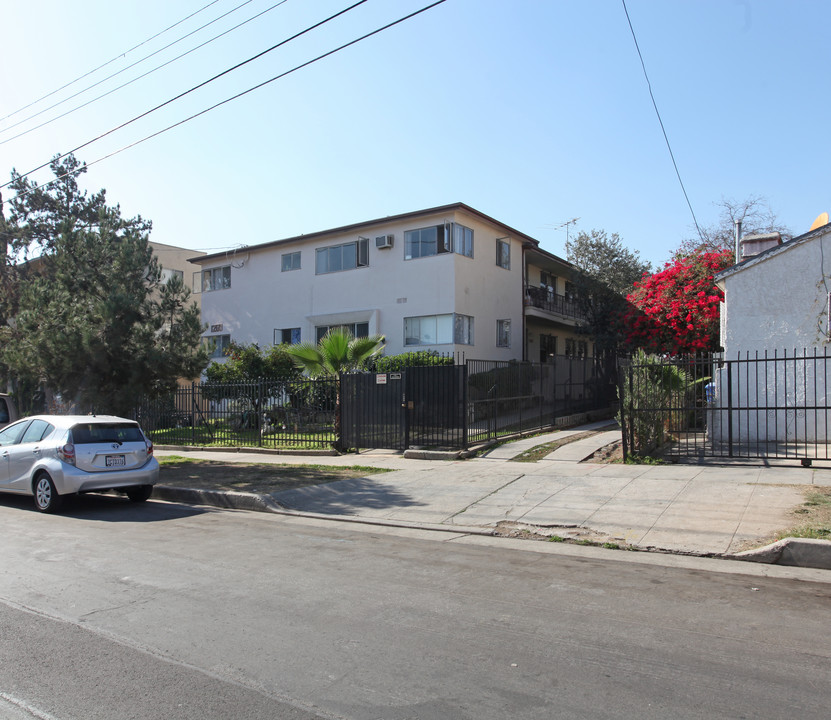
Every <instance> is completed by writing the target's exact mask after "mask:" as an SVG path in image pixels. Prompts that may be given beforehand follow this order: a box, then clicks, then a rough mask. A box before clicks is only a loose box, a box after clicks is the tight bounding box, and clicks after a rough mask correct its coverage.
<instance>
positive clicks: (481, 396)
mask: <svg viewBox="0 0 831 720" xmlns="http://www.w3.org/2000/svg"><path fill="white" fill-rule="evenodd" d="M467 368H468V412H469V415H468V420H469V426H468V440H469V442H470V443H476V442H484V441H488V440H494V439H498V438H500V437H504V436H506V435H511V434H515V433H517V432H523V431H529V430H535V429H539V428H545V427H550V426H551V425H554V424H555V423H556V420H557V418H561V417H565V416H569V415H575V414H578V413H585V412H588V411H592V410H601V409H604V408H608V407H609V406H610V405H611V404H612V403H613V402H614V400H615V375H614V360H612V361H610V362H604V361H603V360H602V359H600V358H578V357H570V356H565V355H557V356H553V357H552V358H551V361H550V362H547V363H513V362H493V361H482V360H469V361H468V363H467Z"/></svg>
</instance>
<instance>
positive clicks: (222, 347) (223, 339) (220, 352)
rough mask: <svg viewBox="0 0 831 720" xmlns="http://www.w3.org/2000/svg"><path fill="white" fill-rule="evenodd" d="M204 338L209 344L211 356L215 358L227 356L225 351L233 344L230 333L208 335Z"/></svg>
mask: <svg viewBox="0 0 831 720" xmlns="http://www.w3.org/2000/svg"><path fill="white" fill-rule="evenodd" d="M202 340H203V342H204V343H205V344H206V345H207V346H208V349H209V350H210V351H211V357H212V358H214V359H217V358H221V357H225V352H226V351H227V350H228V348H229V347H230V345H231V336H230V335H207V336H205V337H204V338H202Z"/></svg>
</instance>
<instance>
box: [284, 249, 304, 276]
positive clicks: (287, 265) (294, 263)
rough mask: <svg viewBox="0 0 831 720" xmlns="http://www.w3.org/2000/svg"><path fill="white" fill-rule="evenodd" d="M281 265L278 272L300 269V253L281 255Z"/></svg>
mask: <svg viewBox="0 0 831 720" xmlns="http://www.w3.org/2000/svg"><path fill="white" fill-rule="evenodd" d="M280 260H281V265H280V272H288V271H289V270H299V269H300V251H299V250H298V251H297V252H290V253H283V255H282V256H281V257H280Z"/></svg>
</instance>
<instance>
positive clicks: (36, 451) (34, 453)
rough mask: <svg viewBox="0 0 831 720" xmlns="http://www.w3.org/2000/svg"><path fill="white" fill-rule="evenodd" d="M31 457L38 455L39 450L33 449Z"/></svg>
mask: <svg viewBox="0 0 831 720" xmlns="http://www.w3.org/2000/svg"><path fill="white" fill-rule="evenodd" d="M32 455H40V448H35V449H34V450H32Z"/></svg>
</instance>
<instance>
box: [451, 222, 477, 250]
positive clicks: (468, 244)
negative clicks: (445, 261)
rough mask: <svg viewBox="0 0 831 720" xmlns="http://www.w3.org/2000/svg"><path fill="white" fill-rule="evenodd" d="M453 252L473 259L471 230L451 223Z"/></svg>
mask: <svg viewBox="0 0 831 720" xmlns="http://www.w3.org/2000/svg"><path fill="white" fill-rule="evenodd" d="M453 252H455V253H458V254H459V255H464V256H465V257H469V258H472V257H473V230H471V229H470V228H469V227H465V226H464V225H459V223H453Z"/></svg>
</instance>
